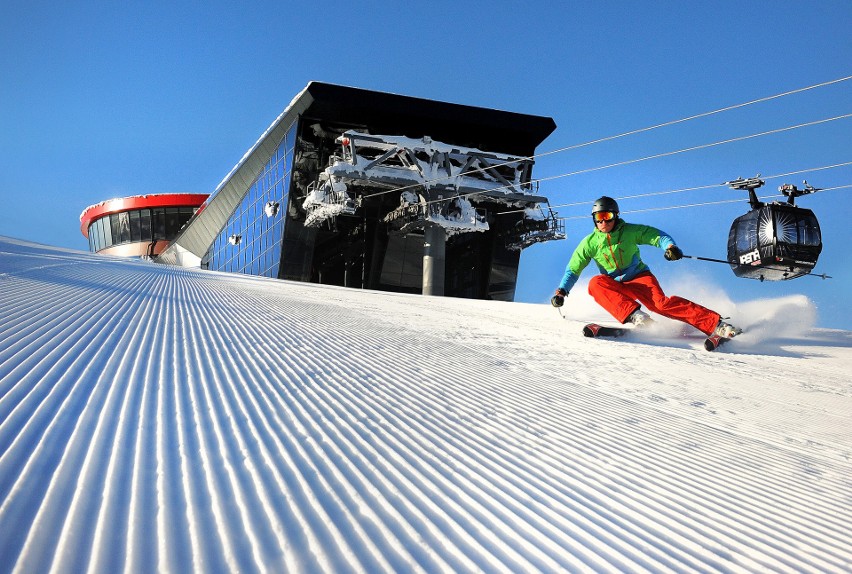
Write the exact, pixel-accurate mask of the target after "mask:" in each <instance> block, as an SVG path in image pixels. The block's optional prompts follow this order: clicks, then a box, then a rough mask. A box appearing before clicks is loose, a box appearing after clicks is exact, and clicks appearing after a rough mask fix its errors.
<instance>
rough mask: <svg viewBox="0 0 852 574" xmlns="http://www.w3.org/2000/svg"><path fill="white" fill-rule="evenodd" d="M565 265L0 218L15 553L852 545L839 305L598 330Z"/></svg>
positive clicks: (595, 560) (468, 559) (757, 552)
mask: <svg viewBox="0 0 852 574" xmlns="http://www.w3.org/2000/svg"><path fill="white" fill-rule="evenodd" d="M559 272H561V270H557V271H556V274H557V275H558V274H559ZM682 287H687V286H682ZM669 290H670V291H672V289H669ZM579 293H581V291H580V289H579V288H577V289H575V293H572V294H571V296H570V297H569V298H568V300H567V305H566V307H565V313H566V318H564V319H563V318H562V317H561V316H560V314H559V313H557V311H556V310H554V309H553V308H551V307H550V306H549V305H547V304H541V305H532V304H516V303H501V302H491V301H470V300H461V299H450V298H427V297H420V296H410V295H398V294H388V293H378V292H369V291H356V290H347V289H342V288H336V287H328V286H317V285H309V284H300V283H291V282H284V281H273V280H267V279H263V278H257V277H248V276H241V275H229V274H222V273H213V272H203V271H198V270H189V269H179V268H170V267H165V266H158V265H155V264H152V263H146V262H139V261H128V260H120V259H117V258H110V257H104V256H97V255H92V254H88V253H82V252H77V251H71V250H63V249H60V248H54V247H47V246H43V245H36V244H32V243H26V242H21V241H17V240H12V239H8V238H0V571H3V572H6V571H17V572H44V571H48V570H56V571H67V572H82V571H86V570H90V571H99V572H119V571H127V570H130V571H139V572H151V571H155V570H159V571H174V572H187V571H193V570H194V571H203V572H237V571H242V572H255V571H287V572H319V571H325V572H350V571H352V572H357V571H361V572H382V571H385V572H416V571H421V572H468V571H477V570H482V571H488V572H499V571H503V572H515V573H517V572H535V571H544V572H557V571H600V572H605V571H611V572H627V571H652V572H665V571H676V572H686V571H689V572H706V571H722V572H726V571H732V572H766V571H773V572H776V571H777V572H792V571H795V572H849V571H850V570H852V533H850V531H851V530H852V528H850V527H852V461H850V454H852V425H850V418H852V417H850V415H852V377H850V374H849V373H850V372H852V334H851V333H850V332H847V331H835V330H823V329H813V328H810V327H808V326H806V325H805V326H803V325H802V324H797V323H796V322H791V321H790V320H789V317H790V316H793V315H795V316H797V317H805V318H806V320H807V317H808V316H809V314H812V312H813V309H812V305H811V303H810V302H809V301H808V300H807V299H806V298H805V297H803V296H796V297H791V298H787V299H782V300H774V301H760V302H751V303H746V304H740V305H733V304H732V303H730V302H726V301H713V302H714V304H715V303H720V304H722V305H729V306H730V307H731V308H732V309H733V311H734V312H735V313H736V318H737V320H738V322H739V324H741V325H742V326H744V327H745V328H746V329H748V330H749V332H748V333H746V334H744V335H742V336H741V337H739V338H737V339H735V340H733V341H731V342H730V343H729V344H728V345H727V346H726V347H725V348H723V350H721V351H719V352H715V353H707V352H705V351H704V350H703V349H702V348H701V343H702V338H701V337H700V336H695V334H694V333H687V334H686V335H684V334H682V333H681V331H682V330H681V329H680V327H679V326H678V325H674V324H667V323H664V322H663V324H662V325H661V326H660V328H659V332H658V333H656V334H652V335H647V336H643V337H642V338H639V337H635V338H626V339H622V340H617V341H612V340H592V339H585V338H583V337H582V336H581V335H580V330H581V326H582V324H583V323H584V322H585V321H587V320H589V319H603V317H602V316H601V315H600V314H599V312H598V311H597V310H596V308H595V306H594V305H593V304H591V303H590V301H589V300H588V298H587V297H585V296H583V295H581V294H579ZM681 294H683V295H686V296H690V295H693V293H690V292H688V291H682V292H681ZM702 302H704V301H702ZM791 310H792V311H794V314H793V315H790V314H789V313H788V312H789V311H791ZM758 335H760V336H758Z"/></svg>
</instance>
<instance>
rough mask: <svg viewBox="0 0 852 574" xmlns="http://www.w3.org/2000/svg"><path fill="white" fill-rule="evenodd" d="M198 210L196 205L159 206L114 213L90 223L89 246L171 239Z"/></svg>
mask: <svg viewBox="0 0 852 574" xmlns="http://www.w3.org/2000/svg"><path fill="white" fill-rule="evenodd" d="M195 211H196V208H194V207H157V208H152V209H133V210H130V211H122V212H120V213H112V214H110V215H108V216H104V217H102V218H100V219H98V220H97V221H95V222H94V223H92V224H91V225H90V226H89V249H90V250H91V251H92V252H98V251H101V250H103V249H106V248H108V247H112V246H113V245H121V244H123V243H140V242H154V241H157V240H165V241H170V240H172V239H174V238H175V237H176V236H177V234H178V232H179V231H180V230H181V228H182V227H183V226H184V225H185V224H186V222H187V221H189V219H190V218H191V217H192V215H193V214H194V213H195Z"/></svg>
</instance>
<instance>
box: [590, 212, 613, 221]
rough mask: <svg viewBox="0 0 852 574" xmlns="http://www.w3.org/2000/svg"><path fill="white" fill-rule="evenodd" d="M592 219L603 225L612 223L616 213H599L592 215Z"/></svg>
mask: <svg viewBox="0 0 852 574" xmlns="http://www.w3.org/2000/svg"><path fill="white" fill-rule="evenodd" d="M592 217H593V218H594V220H595V223H601V222H603V221H612V220H613V219H615V213H614V212H612V211H597V212H595V213H593V214H592Z"/></svg>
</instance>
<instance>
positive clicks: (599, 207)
mask: <svg viewBox="0 0 852 574" xmlns="http://www.w3.org/2000/svg"><path fill="white" fill-rule="evenodd" d="M600 211H611V212H613V213H614V214H615V215H616V216H618V204H617V203H616V202H615V200H614V199H613V198H611V197H607V196H603V197H601V198H600V199H598V200H597V201H595V204H594V205H593V206H592V215H594V214H595V213H598V212H600Z"/></svg>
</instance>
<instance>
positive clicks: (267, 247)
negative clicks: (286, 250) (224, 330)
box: [201, 122, 296, 277]
mask: <svg viewBox="0 0 852 574" xmlns="http://www.w3.org/2000/svg"><path fill="white" fill-rule="evenodd" d="M295 141H296V123H295V122H294V123H293V125H292V126H291V127H290V128H289V129H288V130H287V132H286V135H285V136H284V139H283V140H282V141H281V142H280V143H279V144H278V147H277V148H276V150H275V152H274V153H273V154H272V157H271V158H270V160H269V161H268V162H267V164H266V166H264V168H263V171H262V172H261V174H260V175H259V176H258V177H257V179H255V180H254V182H253V183H252V184H251V186H250V187H249V189H248V192H247V193H246V194H245V196H244V197H243V200H242V201H241V202H240V204H239V205H238V206H237V208H236V209H235V210H234V213H232V214H231V216H230V218H228V222H227V224H226V225H225V227H224V228H223V229H222V231H221V232H219V235H217V236H216V239H215V240H214V241H213V243H212V245H211V246H210V248H209V249H208V250H207V253H206V254H205V255H204V257H203V258H202V260H201V267H202V268H204V269H211V270H215V271H228V272H232V273H245V274H249V275H262V276H265V277H278V270H279V266H280V263H281V246H282V238H283V235H284V216H285V215H286V213H287V201H288V198H289V185H290V175H291V173H292V170H293V151H294V146H295Z"/></svg>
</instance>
